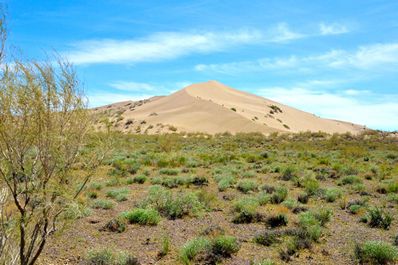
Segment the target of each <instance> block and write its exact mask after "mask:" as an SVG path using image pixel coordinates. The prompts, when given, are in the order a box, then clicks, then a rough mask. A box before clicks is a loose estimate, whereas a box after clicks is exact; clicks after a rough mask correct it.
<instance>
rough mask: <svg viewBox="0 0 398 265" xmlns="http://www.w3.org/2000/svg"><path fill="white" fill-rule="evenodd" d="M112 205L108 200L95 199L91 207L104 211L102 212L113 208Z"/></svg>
mask: <svg viewBox="0 0 398 265" xmlns="http://www.w3.org/2000/svg"><path fill="white" fill-rule="evenodd" d="M114 206H115V205H114V203H113V202H112V201H110V200H103V199H97V200H95V201H94V202H93V204H92V207H93V208H94V209H104V210H109V209H112V208H113V207H114Z"/></svg>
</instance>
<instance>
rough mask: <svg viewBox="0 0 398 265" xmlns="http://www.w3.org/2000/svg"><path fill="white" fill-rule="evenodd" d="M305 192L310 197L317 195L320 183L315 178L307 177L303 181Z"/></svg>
mask: <svg viewBox="0 0 398 265" xmlns="http://www.w3.org/2000/svg"><path fill="white" fill-rule="evenodd" d="M303 186H304V188H305V191H306V192H307V194H309V195H315V194H316V193H317V191H318V190H319V181H318V180H317V179H315V178H313V177H306V178H305V179H304V181H303Z"/></svg>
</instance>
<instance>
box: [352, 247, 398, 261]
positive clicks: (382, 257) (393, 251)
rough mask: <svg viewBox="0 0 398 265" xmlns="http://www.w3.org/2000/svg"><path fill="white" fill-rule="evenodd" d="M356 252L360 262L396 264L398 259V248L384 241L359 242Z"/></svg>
mask: <svg viewBox="0 0 398 265" xmlns="http://www.w3.org/2000/svg"><path fill="white" fill-rule="evenodd" d="M354 252H355V257H356V258H357V259H358V261H359V263H360V264H375V265H377V264H394V263H395V262H396V261H397V259H398V250H397V248H396V247H394V246H392V245H390V244H388V243H385V242H382V241H366V242H365V243H363V244H357V245H356V246H355V251H354Z"/></svg>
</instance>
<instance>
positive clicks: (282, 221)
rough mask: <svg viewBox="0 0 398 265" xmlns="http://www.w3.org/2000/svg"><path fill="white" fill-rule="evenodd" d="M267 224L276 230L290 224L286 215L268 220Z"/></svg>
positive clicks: (278, 215) (271, 217)
mask: <svg viewBox="0 0 398 265" xmlns="http://www.w3.org/2000/svg"><path fill="white" fill-rule="evenodd" d="M266 223H267V225H268V226H269V227H271V228H275V227H279V226H286V225H287V223H288V219H287V216H286V215H285V214H277V215H275V216H270V217H268V218H267V220H266Z"/></svg>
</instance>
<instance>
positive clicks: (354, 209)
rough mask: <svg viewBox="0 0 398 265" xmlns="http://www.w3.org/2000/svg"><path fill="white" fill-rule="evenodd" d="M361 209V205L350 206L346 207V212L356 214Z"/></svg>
mask: <svg viewBox="0 0 398 265" xmlns="http://www.w3.org/2000/svg"><path fill="white" fill-rule="evenodd" d="M362 208H363V207H362V205H359V204H352V205H350V206H348V211H349V212H350V213H352V214H357V213H358V212H359V211H360V210H361V209H362Z"/></svg>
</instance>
